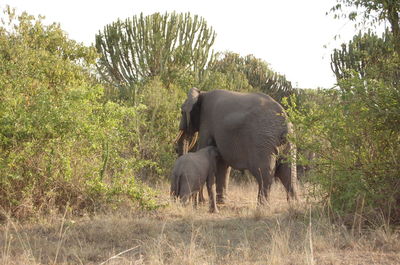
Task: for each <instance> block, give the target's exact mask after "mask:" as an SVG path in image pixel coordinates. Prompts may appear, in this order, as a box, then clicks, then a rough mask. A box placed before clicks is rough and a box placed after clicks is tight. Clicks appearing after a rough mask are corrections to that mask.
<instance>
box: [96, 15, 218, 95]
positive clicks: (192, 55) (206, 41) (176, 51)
mask: <svg viewBox="0 0 400 265" xmlns="http://www.w3.org/2000/svg"><path fill="white" fill-rule="evenodd" d="M215 36H216V34H215V32H214V30H213V29H212V28H210V27H208V26H207V23H206V21H205V20H204V19H203V18H201V17H199V16H197V15H195V16H191V14H190V13H185V14H177V13H175V12H174V13H171V14H168V13H165V14H164V15H162V14H160V13H154V14H152V15H149V16H144V15H143V14H140V15H139V16H133V18H128V19H126V20H125V21H121V20H117V21H116V22H113V23H111V24H109V25H107V26H105V27H104V30H103V31H102V32H101V31H99V33H98V34H97V35H96V48H97V50H98V52H99V53H100V54H101V58H100V60H99V69H100V73H101V74H102V76H103V77H104V78H105V80H107V81H108V82H109V83H111V84H112V85H115V86H117V87H119V89H120V91H121V93H120V94H121V97H122V98H125V99H127V98H131V99H132V100H135V97H136V93H137V89H138V83H139V82H142V81H145V80H146V79H149V78H152V77H155V76H161V79H162V81H163V82H164V84H165V85H166V86H169V85H170V84H171V83H172V82H174V81H175V80H176V79H178V78H180V76H181V75H183V74H190V75H192V76H193V79H194V82H197V81H199V80H201V79H202V77H203V74H204V72H205V70H206V68H207V66H208V64H209V63H210V62H211V61H212V59H213V52H212V51H211V47H212V45H213V43H214V40H215Z"/></svg>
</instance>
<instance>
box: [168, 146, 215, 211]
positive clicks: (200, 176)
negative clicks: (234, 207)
mask: <svg viewBox="0 0 400 265" xmlns="http://www.w3.org/2000/svg"><path fill="white" fill-rule="evenodd" d="M218 155H219V153H218V150H217V148H216V147H214V146H207V147H205V148H202V149H200V150H198V151H197V152H194V153H187V154H185V155H182V156H180V157H179V158H178V159H177V160H176V161H175V165H174V169H173V171H172V174H171V178H170V181H171V196H174V197H178V198H181V200H182V202H183V203H186V202H187V200H188V199H189V198H190V197H192V198H193V199H194V203H195V204H196V195H197V194H198V192H199V191H200V189H201V188H202V187H203V185H204V184H205V183H207V191H208V197H209V199H210V212H218V208H217V204H216V195H215V191H214V186H215V185H214V184H215V172H216V167H217V158H218Z"/></svg>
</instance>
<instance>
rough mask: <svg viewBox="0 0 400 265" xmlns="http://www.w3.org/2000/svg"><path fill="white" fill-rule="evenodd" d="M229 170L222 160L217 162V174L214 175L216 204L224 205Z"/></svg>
mask: <svg viewBox="0 0 400 265" xmlns="http://www.w3.org/2000/svg"><path fill="white" fill-rule="evenodd" d="M230 172H231V168H230V167H229V166H228V164H227V163H226V162H225V161H223V160H222V159H218V161H217V173H216V184H217V185H216V186H217V188H216V190H217V203H219V204H224V203H225V199H226V193H227V188H228V183H229V174H230Z"/></svg>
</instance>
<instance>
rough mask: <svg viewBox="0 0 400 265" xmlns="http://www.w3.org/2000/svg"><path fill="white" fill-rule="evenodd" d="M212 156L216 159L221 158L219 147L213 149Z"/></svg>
mask: <svg viewBox="0 0 400 265" xmlns="http://www.w3.org/2000/svg"><path fill="white" fill-rule="evenodd" d="M211 154H212V155H213V156H215V157H219V156H221V154H220V153H219V150H218V149H217V147H213V148H211Z"/></svg>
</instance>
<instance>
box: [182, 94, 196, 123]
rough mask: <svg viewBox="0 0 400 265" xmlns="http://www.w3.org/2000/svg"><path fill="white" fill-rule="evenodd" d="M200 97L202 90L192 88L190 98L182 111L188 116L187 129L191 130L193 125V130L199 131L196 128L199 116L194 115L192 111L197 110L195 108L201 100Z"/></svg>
mask: <svg viewBox="0 0 400 265" xmlns="http://www.w3.org/2000/svg"><path fill="white" fill-rule="evenodd" d="M199 96H200V90H199V89H197V88H195V87H192V88H191V89H190V90H189V92H188V97H187V99H186V101H185V103H183V105H182V111H183V112H185V116H186V128H190V123H193V126H192V128H193V129H194V130H198V128H194V127H198V119H199V117H198V116H199V115H198V114H194V113H193V112H192V111H193V109H196V108H195V106H196V104H197V102H198V100H199ZM194 112H195V111H194Z"/></svg>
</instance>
